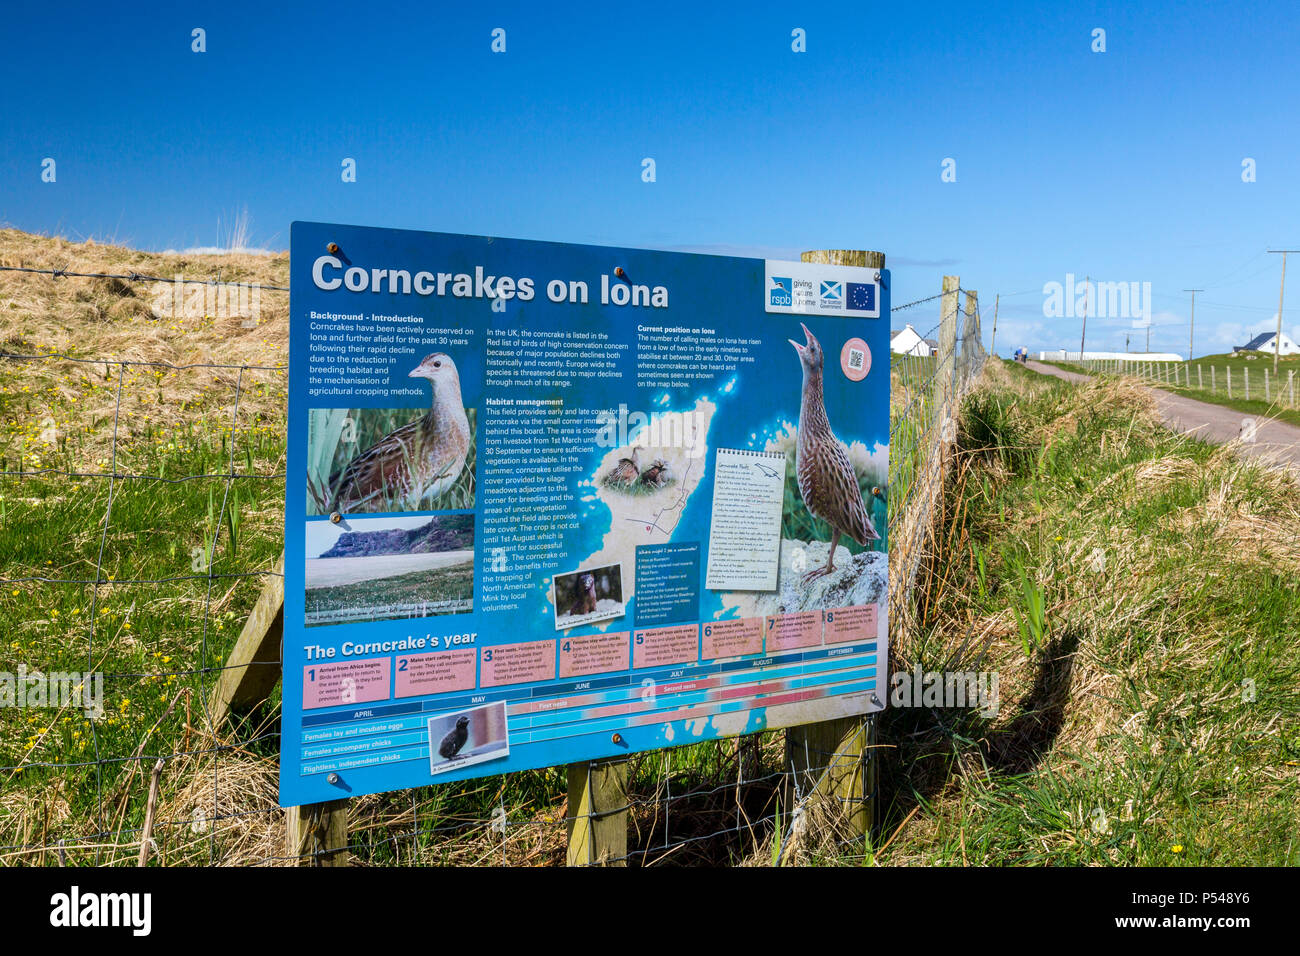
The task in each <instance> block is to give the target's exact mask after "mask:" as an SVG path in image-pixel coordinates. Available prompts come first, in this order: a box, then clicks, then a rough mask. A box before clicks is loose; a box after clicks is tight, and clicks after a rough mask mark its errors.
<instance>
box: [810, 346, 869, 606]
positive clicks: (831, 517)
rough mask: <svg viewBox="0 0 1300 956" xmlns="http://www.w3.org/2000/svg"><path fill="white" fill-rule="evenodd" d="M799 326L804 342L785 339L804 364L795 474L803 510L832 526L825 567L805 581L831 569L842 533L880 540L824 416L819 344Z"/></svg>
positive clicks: (846, 457)
mask: <svg viewBox="0 0 1300 956" xmlns="http://www.w3.org/2000/svg"><path fill="white" fill-rule="evenodd" d="M799 327H800V328H801V329H803V334H804V340H805V341H804V344H802V345H800V344H799V343H798V342H796V341H795V340H794V339H789V340H788V341H789V342H790V344H791V345H793V346H794V349H795V351H796V352H797V353H799V362H800V364H801V365H802V366H803V392H802V397H801V399H800V402H799V437H798V441H797V443H796V446H795V471H796V473H797V475H798V477H799V494H800V495H802V496H803V502H804V505H805V506H806V507H807V508H808V513H809V514H811V515H812V516H813V517H814V518H820V519H821V520H823V521H825V522H826V523H827V524H829V525H830V526H831V548H830V554H829V555H828V556H827V558H826V565H825V567H821V568H814V569H813V570H811V571H809V572H808V573H807V574H805V575H804V580H805V581H811V580H812V579H813V578H817V577H820V576H821V575H823V574H829V573H830V572H831V571H834V570H835V548H836V547H837V546H838V545H839V543H840V535H841V534H847V535H848V536H849V537H850V538H852V539H853V540H854V541H856V542H857V543H858V544H861V545H865V544H866V543H867V542H868V541H877V540H879V538H880V535H879V534H877V533H876V527H875V525H874V524H872V523H871V516H870V515H869V514H867V507H866V505H865V504H864V503H863V501H862V489H861V487H859V485H858V476H857V474H856V473H855V472H854V470H853V464H852V463H851V462H850V461H849V452H848V449H847V448H845V447H844V444H843V443H842V442H841V441H840V440H839V439H838V438H836V437H835V433H834V432H833V431H831V423H830V421H829V420H828V419H827V418H826V402H825V399H824V395H823V390H822V389H823V367H824V365H825V354H824V353H823V352H822V347H821V343H820V342H818V341H817V338H816V336H814V335H813V334H812V333H811V332H809V331H808V326H806V325H804V324H803V323H802V322H801V323H800V324H799Z"/></svg>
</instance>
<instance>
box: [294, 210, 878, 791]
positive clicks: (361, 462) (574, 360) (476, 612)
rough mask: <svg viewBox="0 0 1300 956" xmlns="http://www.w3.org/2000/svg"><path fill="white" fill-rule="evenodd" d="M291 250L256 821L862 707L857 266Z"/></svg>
mask: <svg viewBox="0 0 1300 956" xmlns="http://www.w3.org/2000/svg"><path fill="white" fill-rule="evenodd" d="M290 247H291V281H290V285H291V292H290V312H291V320H290V391H289V447H288V466H287V474H288V479H287V489H286V516H285V604H284V654H283V660H284V675H283V677H284V696H283V716H282V725H281V730H282V733H281V776H280V801H281V803H282V805H285V806H294V805H301V804H307V803H317V802H321V801H324V800H331V799H338V798H340V797H346V796H358V795H361V794H366V793H376V792H380V791H387V790H395V789H401V788H406V787H413V786H420V785H426V784H430V783H440V782H446V781H451V780H459V779H464V778H468V777H475V776H484V775H489V774H498V773H504V772H507V771H514V770H522V769H527V768H534V767H544V766H551V765H558V764H566V763H572V762H575V761H582V760H590V759H594V758H601V757H611V756H618V755H626V754H628V753H632V752H636V751H644V750H650V749H655V748H662V747H670V746H676V745H681V744H689V743H696V742H698V741H702V740H709V739H714V738H717V737H720V736H726V735H733V734H739V733H749V732H754V731H759V730H764V729H769V728H775V727H783V726H791V725H794V724H801V723H808V722H812V721H818V720H826V719H830V718H834V717H841V716H849V715H854V714H862V713H867V712H871V711H874V710H878V709H879V708H881V707H883V705H884V700H885V698H886V696H887V695H886V684H887V682H886V662H887V660H888V653H887V646H886V641H887V617H888V613H887V599H888V580H889V578H888V559H887V551H888V542H887V534H886V525H885V502H886V499H887V496H888V485H887V474H888V451H889V449H888V442H889V412H888V405H889V332H888V329H889V274H888V272H886V271H883V270H871V269H860V268H849V267H840V266H825V265H814V264H810V263H801V262H778V261H772V260H762V259H744V258H733V257H723V256H706V255H693V254H684V253H673V252H655V251H648V250H640V249H621V248H606V247H597V246H580V245H564V244H558V243H549V242H532V241H523V240H512V239H496V238H488V237H481V236H459V235H447V234H440V233H428V232H411V231H403V230H395V229H373V228H364V227H358V226H344V225H327V224H322V223H310V222H297V223H294V224H293V227H292V233H291V242H290Z"/></svg>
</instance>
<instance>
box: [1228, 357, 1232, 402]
mask: <svg viewBox="0 0 1300 956" xmlns="http://www.w3.org/2000/svg"><path fill="white" fill-rule="evenodd" d="M1227 372H1228V397H1229V398H1232V366H1231V365H1229V366H1228V368H1227Z"/></svg>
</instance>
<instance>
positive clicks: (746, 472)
mask: <svg viewBox="0 0 1300 956" xmlns="http://www.w3.org/2000/svg"><path fill="white" fill-rule="evenodd" d="M784 498H785V455H783V454H781V453H780V452H761V451H742V450H737V449H732V448H719V449H718V454H717V462H716V471H715V472H714V477H713V520H712V522H711V523H710V526H709V566H708V571H707V573H706V574H705V579H704V584H705V587H707V588H709V589H710V590H715V591H775V590H776V573H777V569H778V568H779V566H780V562H781V504H782V502H783V500H784Z"/></svg>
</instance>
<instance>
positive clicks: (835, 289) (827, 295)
mask: <svg viewBox="0 0 1300 956" xmlns="http://www.w3.org/2000/svg"><path fill="white" fill-rule="evenodd" d="M843 297H844V290H843V288H842V287H841V284H840V283H838V282H826V281H825V280H823V281H822V298H823V299H833V300H835V301H837V302H838V301H839V300H840V299H842V298H843Z"/></svg>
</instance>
